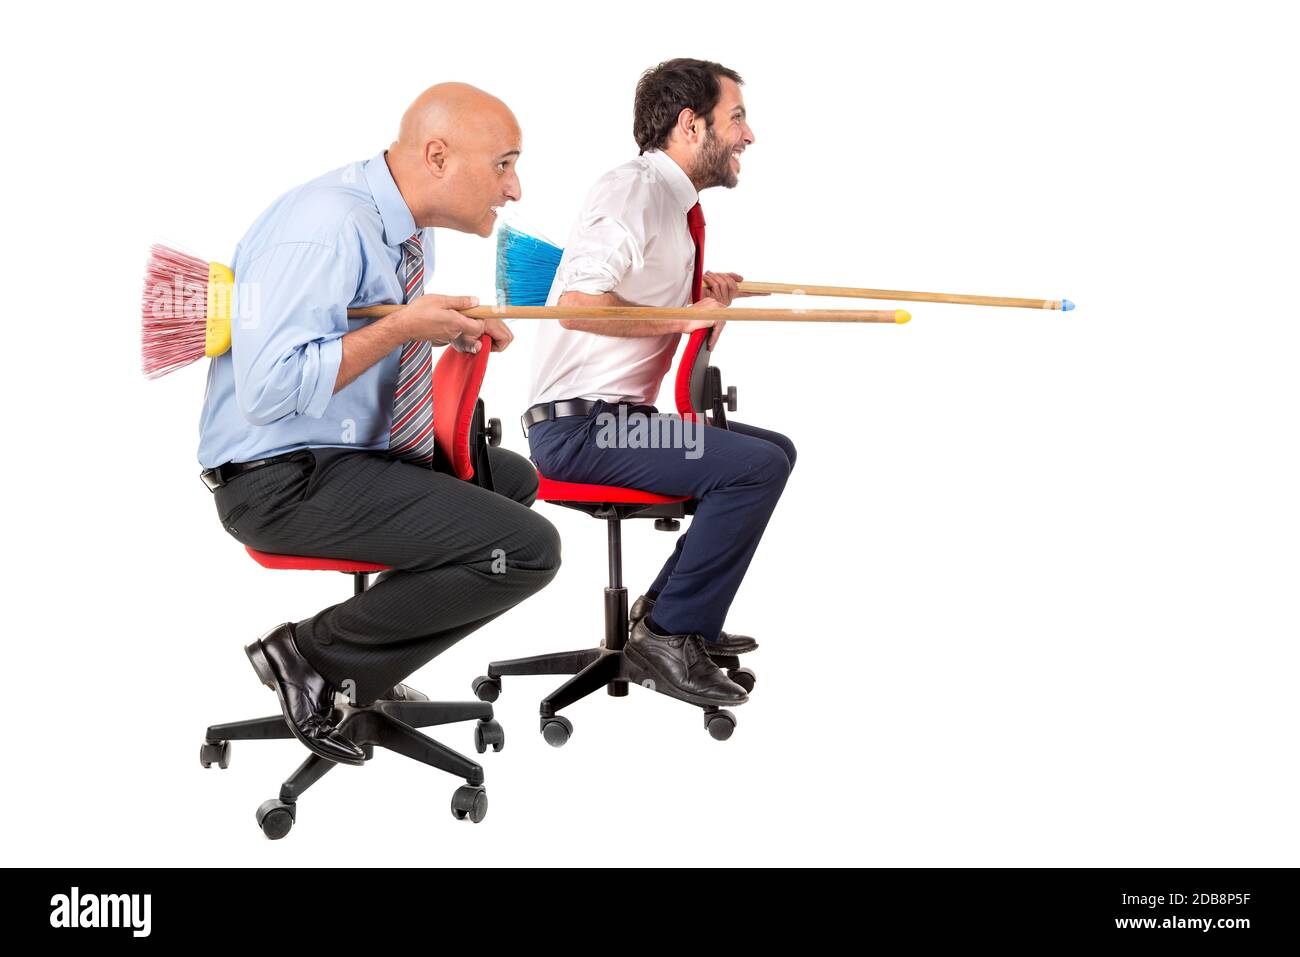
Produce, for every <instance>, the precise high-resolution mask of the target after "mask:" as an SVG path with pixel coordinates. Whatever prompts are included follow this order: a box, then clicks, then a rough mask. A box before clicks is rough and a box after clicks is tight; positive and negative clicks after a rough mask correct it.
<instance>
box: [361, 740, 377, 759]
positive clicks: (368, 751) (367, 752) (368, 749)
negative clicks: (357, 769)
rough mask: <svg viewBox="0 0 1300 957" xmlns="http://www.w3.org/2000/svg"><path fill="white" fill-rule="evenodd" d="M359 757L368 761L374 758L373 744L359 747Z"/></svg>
mask: <svg viewBox="0 0 1300 957" xmlns="http://www.w3.org/2000/svg"><path fill="white" fill-rule="evenodd" d="M361 756H362V757H363V758H364V759H365V760H367V761H369V760H370V759H371V758H373V757H374V756H375V746H374V745H373V744H363V745H362V746H361Z"/></svg>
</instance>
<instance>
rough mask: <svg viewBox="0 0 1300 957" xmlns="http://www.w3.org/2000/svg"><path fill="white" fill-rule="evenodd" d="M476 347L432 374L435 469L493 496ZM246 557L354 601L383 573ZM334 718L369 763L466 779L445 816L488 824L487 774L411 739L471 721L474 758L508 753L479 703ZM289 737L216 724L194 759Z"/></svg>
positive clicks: (257, 722) (274, 726)
mask: <svg viewBox="0 0 1300 957" xmlns="http://www.w3.org/2000/svg"><path fill="white" fill-rule="evenodd" d="M482 341H483V345H482V348H481V349H479V351H478V352H477V353H476V354H474V355H469V354H467V353H461V352H457V351H455V350H454V349H445V350H444V351H443V355H442V358H441V359H440V360H439V362H438V365H437V367H436V368H435V369H434V373H433V390H434V392H433V398H434V406H433V418H434V435H435V437H436V441H437V455H438V456H439V459H440V461H444V462H447V463H449V464H450V467H451V470H452V471H453V472H454V473H455V475H456V476H457V477H458V478H460V479H463V480H464V481H473V482H475V483H477V484H478V485H481V486H483V487H484V488H488V489H491V488H492V472H491V466H490V465H489V462H488V456H487V446H488V444H489V443H490V444H492V445H499V444H500V442H501V423H500V421H499V420H497V419H492V420H491V421H490V422H486V423H485V422H484V419H483V400H482V399H480V398H479V397H478V393H479V388H480V387H481V386H482V384H483V375H484V373H485V372H486V371H487V361H488V353H489V352H490V351H491V346H492V342H491V340H490V339H489V338H488V337H487V336H484V337H483V340H482ZM247 551H248V554H249V555H251V556H252V557H253V560H254V561H256V562H257V563H258V564H259V565H261V566H263V567H264V568H279V569H299V570H311V571H334V572H344V573H345V574H348V575H351V576H352V580H353V594H356V595H359V594H361V593H362V592H363V591H365V590H366V588H367V587H368V586H369V578H370V575H371V573H373V572H382V571H387V570H388V566H386V565H376V564H373V563H371V562H352V561H345V560H341V559H336V558H305V557H300V556H297V555H273V554H270V553H267V552H259V551H257V550H255V549H252V548H249V549H248V550H247ZM334 718H335V721H336V722H337V725H338V727H339V729H340V730H341V731H342V732H343V733H344V734H345V735H347V737H349V738H350V739H351V740H352V741H354V742H355V743H356V744H357V745H359V746H360V747H361V749H362V751H363V752H364V753H365V756H366V759H367V760H369V759H370V758H371V757H373V756H374V748H375V745H379V746H380V747H383V748H387V749H388V750H390V751H395V752H397V753H398V754H404V755H406V756H407V757H408V758H414V759H415V760H416V761H422V762H424V763H425V764H428V765H432V766H433V767H435V768H440V769H441V770H443V771H447V772H450V773H451V774H454V775H456V776H458V777H461V778H464V779H465V781H466V784H465V785H463V786H462V787H459V788H457V789H456V792H455V794H453V795H452V799H451V812H452V814H454V815H455V816H456V817H457V818H459V819H461V820H464V819H466V818H468V819H469V820H471V821H473V822H474V823H478V822H479V821H481V820H483V817H484V815H486V814H487V792H486V791H485V790H484V788H483V768H482V767H480V766H479V764H478V763H477V762H475V761H471V760H470V759H469V758H467V757H464V756H463V755H461V754H459V753H457V752H456V751H453V750H452V749H451V748H449V747H447V746H445V745H443V744H439V743H438V742H437V741H434V740H433V739H432V738H430V737H428V736H427V735H424V734H422V733H421V732H419V731H417V730H416V729H417V728H425V727H430V726H433V725H439V724H454V723H456V722H459V721H473V720H477V721H478V724H477V725H476V726H475V728H474V747H475V749H476V750H477V751H478V753H479V754H482V753H483V752H485V751H486V750H487V749H488V747H489V746H491V748H492V749H493V750H494V751H500V750H501V749H502V748H503V747H504V746H505V734H504V732H503V731H502V729H501V725H499V724H498V723H497V722H496V721H494V720H493V719H492V705H491V704H485V703H483V702H482V701H469V702H441V701H405V700H404V701H394V700H377V701H375V702H373V703H372V704H369V705H366V706H365V707H356V706H354V705H353V704H351V703H350V702H348V701H346V700H345V699H344V698H343V696H342V695H339V696H337V697H336V707H335V711H334ZM291 737H293V734H292V732H290V730H289V727H288V725H287V724H286V723H285V720H284V716H283V715H279V714H277V715H273V716H271V717H269V718H253V719H251V720H249V721H234V722H231V723H229V724H214V725H212V726H211V727H209V728H208V733H207V736H206V738H205V739H204V742H203V746H202V748H201V749H200V751H199V761H200V762H201V763H202V764H203V766H204V767H205V768H207V767H211V766H212V765H213V764H216V765H217V766H218V767H221V768H224V767H226V766H228V765H229V764H230V742H232V741H238V740H260V739H266V738H291ZM334 766H335V765H334V762H332V761H328V760H326V759H324V758H321V757H318V756H317V755H314V754H313V755H311V756H309V757H308V758H307V759H306V760H305V761H303V763H302V764H301V765H299V767H298V769H297V770H296V771H294V772H293V774H291V775H289V778H288V779H287V780H286V781H285V782H284V784H283V785H281V787H280V796H279V798H278V799H277V798H272V799H271V800H269V801H266V802H264V803H263V804H262V806H261V807H259V808H258V809H257V823H258V826H259V827H261V829H262V833H264V834H265V835H266V836H267V837H269V838H271V839H272V840H277V839H279V838H282V837H284V836H285V835H286V834H288V833H289V829H290V828H291V827H293V824H294V822H295V821H296V820H297V804H298V798H299V797H300V796H301V795H302V792H303V791H306V790H307V788H309V787H311V786H312V785H313V784H315V783H316V782H317V781H318V780H320V779H321V777H323V776H324V775H325V774H326V773H327V772H328V771H330V770H331V769H332V768H333V767H334Z"/></svg>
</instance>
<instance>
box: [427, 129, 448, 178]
mask: <svg viewBox="0 0 1300 957" xmlns="http://www.w3.org/2000/svg"><path fill="white" fill-rule="evenodd" d="M424 166H425V168H426V169H427V170H428V171H429V172H430V173H432V174H433V175H434V176H442V174H443V173H444V172H445V171H446V169H447V143H446V141H445V140H440V139H438V138H437V137H435V138H434V139H431V140H429V142H427V143H425V144H424Z"/></svg>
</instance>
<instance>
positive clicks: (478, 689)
mask: <svg viewBox="0 0 1300 957" xmlns="http://www.w3.org/2000/svg"><path fill="white" fill-rule="evenodd" d="M470 687H471V688H473V689H474V697H476V698H478V700H479V701H496V700H497V698H499V697H501V679H500V678H489V677H488V676H487V675H479V676H478V677H477V678H475V679H474V683H473V684H472V685H470Z"/></svg>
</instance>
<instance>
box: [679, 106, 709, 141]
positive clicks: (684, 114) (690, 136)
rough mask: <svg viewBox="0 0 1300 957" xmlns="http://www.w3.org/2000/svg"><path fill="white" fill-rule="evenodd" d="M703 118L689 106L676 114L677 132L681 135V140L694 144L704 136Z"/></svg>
mask: <svg viewBox="0 0 1300 957" xmlns="http://www.w3.org/2000/svg"><path fill="white" fill-rule="evenodd" d="M703 127H704V117H702V116H700V115H699V114H698V113H696V112H695V111H694V110H692V109H691V108H690V107H689V106H688V107H686V109H684V110H682V111H681V112H680V113H678V114H677V132H678V133H679V134H681V137H682V140H683V141H684V142H687V143H694V142H695V141H696V140H697V139H699V138H700V137H701V136H703V135H704V129H703Z"/></svg>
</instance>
